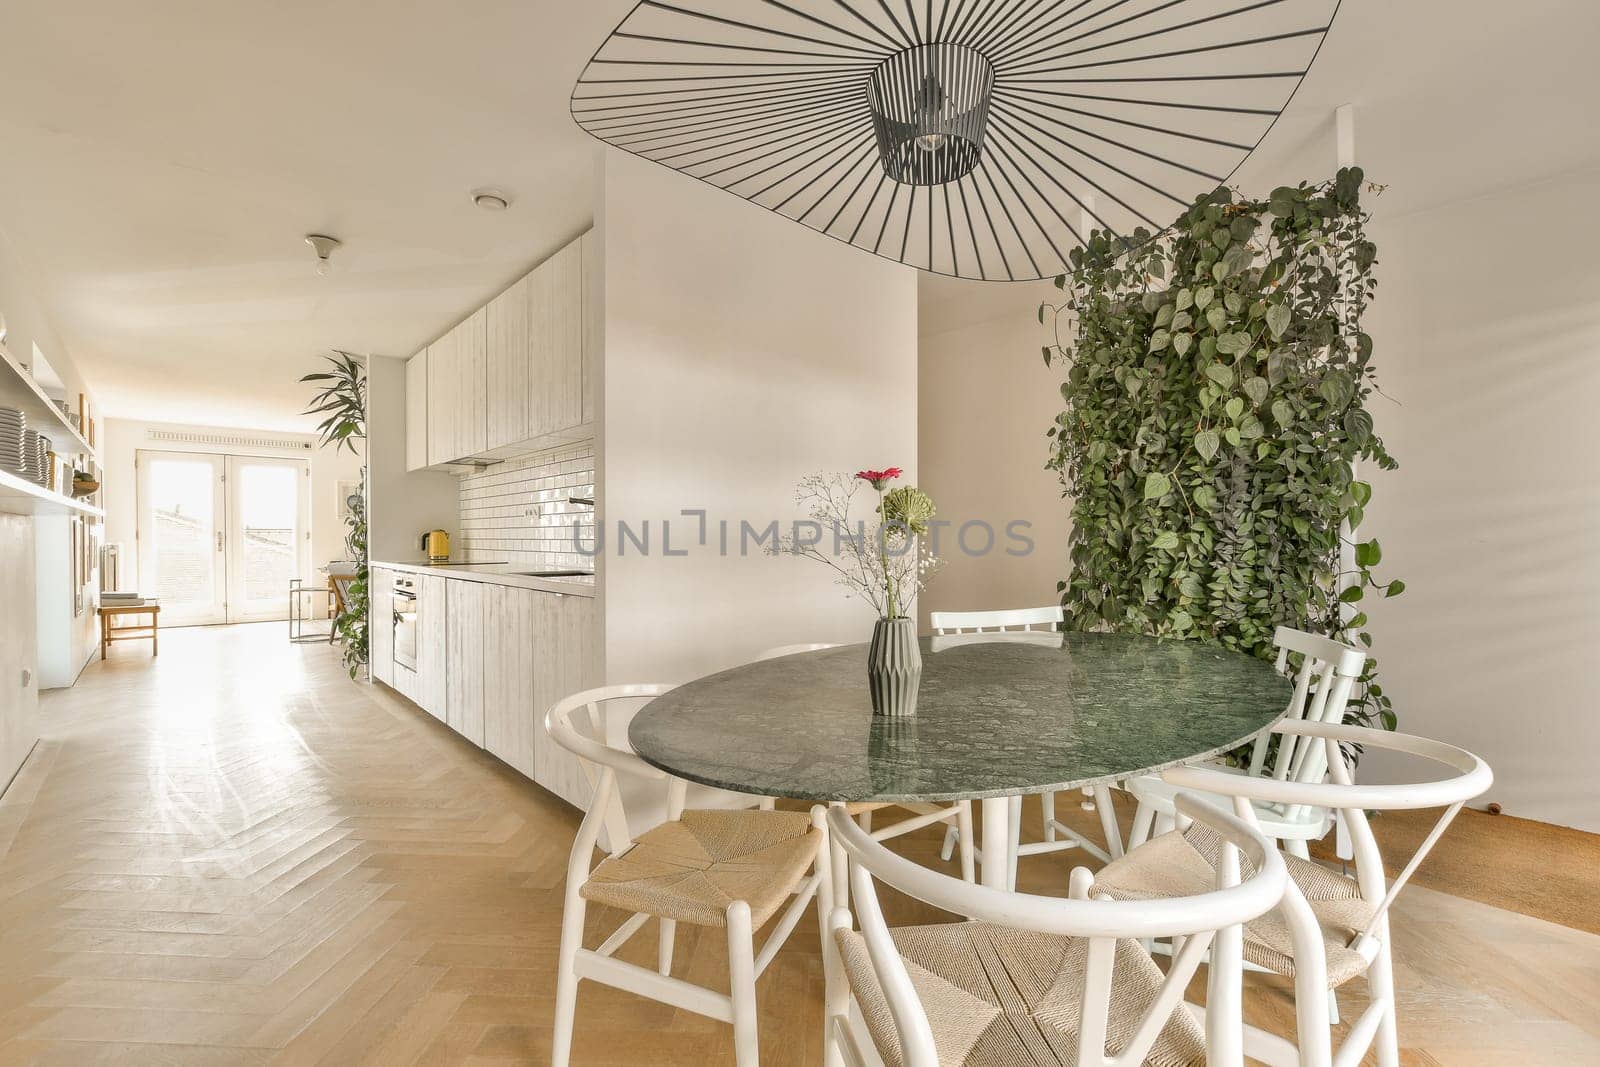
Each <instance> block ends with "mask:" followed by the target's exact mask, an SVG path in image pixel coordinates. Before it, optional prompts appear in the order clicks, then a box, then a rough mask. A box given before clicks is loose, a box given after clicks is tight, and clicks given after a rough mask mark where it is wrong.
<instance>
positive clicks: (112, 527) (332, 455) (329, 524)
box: [100, 419, 361, 589]
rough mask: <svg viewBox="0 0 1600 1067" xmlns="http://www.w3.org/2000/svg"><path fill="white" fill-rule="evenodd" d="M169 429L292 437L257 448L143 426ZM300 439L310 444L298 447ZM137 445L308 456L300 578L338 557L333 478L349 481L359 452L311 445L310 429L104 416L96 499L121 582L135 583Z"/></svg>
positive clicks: (357, 472) (356, 474) (339, 529)
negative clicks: (118, 548)
mask: <svg viewBox="0 0 1600 1067" xmlns="http://www.w3.org/2000/svg"><path fill="white" fill-rule="evenodd" d="M152 429H155V430H172V431H178V432H184V433H201V434H212V433H219V434H227V435H230V436H233V435H244V436H249V437H261V438H267V439H271V440H274V441H292V442H295V443H296V447H289V448H262V447H258V446H243V445H224V444H189V443H184V442H168V441H152V440H149V438H148V437H147V433H148V431H150V430H152ZM302 443H309V444H311V445H312V447H311V448H310V449H307V448H304V447H299V445H300V444H302ZM139 451H154V452H212V453H225V454H232V455H250V456H282V457H286V458H291V459H306V460H310V461H311V560H310V571H309V573H307V574H305V575H303V576H302V577H305V578H312V577H315V574H316V570H317V568H319V567H322V566H323V565H324V564H326V563H327V562H328V561H329V560H334V559H343V558H344V555H345V552H344V523H343V522H342V521H341V520H340V518H339V508H338V484H339V483H340V482H341V481H345V482H353V481H356V480H358V479H359V478H360V476H361V457H360V456H359V455H355V454H352V453H351V452H350V451H349V450H348V449H341V450H340V451H338V452H334V450H333V449H331V448H319V447H317V446H316V437H315V436H313V435H311V434H295V433H283V432H281V431H271V430H238V429H234V428H231V427H228V428H218V427H214V426H203V425H195V424H186V423H167V422H143V421H140V420H137V419H108V420H107V421H106V428H105V439H104V440H103V441H102V443H101V448H100V456H101V463H102V465H103V466H104V468H105V475H104V483H103V486H102V488H103V492H102V499H103V501H104V503H105V509H106V541H107V542H108V543H117V542H120V543H121V544H122V545H123V551H124V553H125V556H124V562H123V568H124V573H123V577H122V585H123V587H124V588H127V589H137V588H138V584H139V559H138V551H139V542H138V540H137V539H136V538H135V536H134V534H135V532H136V530H137V528H138V521H139V512H138V508H139V504H138V481H137V477H136V473H135V469H134V462H133V461H134V455H135V453H136V452H139Z"/></svg>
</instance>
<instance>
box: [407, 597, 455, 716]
mask: <svg viewBox="0 0 1600 1067" xmlns="http://www.w3.org/2000/svg"><path fill="white" fill-rule="evenodd" d="M448 581H449V579H448V578H445V577H443V576H442V575H437V574H424V575H421V576H420V577H419V578H418V579H417V695H416V696H414V697H412V698H411V699H413V700H415V701H416V702H417V703H418V704H420V705H422V710H424V711H426V712H427V713H428V714H429V715H432V716H433V717H434V718H436V719H439V720H441V721H443V720H444V718H445V715H446V708H447V701H448V698H447V695H446V693H447V687H448V686H449V675H448V673H447V672H448V670H449V664H448V660H447V659H446V657H447V655H448V653H449V649H448V648H447V647H446V641H447V635H448V633H449V626H448V624H447V613H448V611H449V603H448V599H447V594H446V583H447V582H448Z"/></svg>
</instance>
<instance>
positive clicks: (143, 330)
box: [0, 0, 629, 429]
mask: <svg viewBox="0 0 1600 1067" xmlns="http://www.w3.org/2000/svg"><path fill="white" fill-rule="evenodd" d="M628 6H629V2H628V0H607V2H595V0H584V2H583V3H572V2H566V0H540V2H531V3H530V2H527V0H520V2H510V0H475V2H473V3H470V4H458V5H454V4H452V5H447V4H378V5H374V4H371V3H365V2H358V0H317V2H305V0H276V2H274V3H270V4H232V3H202V2H198V0H194V2H182V0H149V2H143V3H136V4H130V3H126V2H124V0H87V2H81V3H72V4H63V3H59V2H57V0H8V2H7V3H6V5H5V9H6V14H5V16H4V19H3V20H0V21H3V22H4V33H5V37H6V46H5V49H4V52H5V63H4V66H3V70H0V227H3V228H4V230H5V231H6V232H7V233H8V234H9V235H10V236H11V238H12V241H13V243H14V244H15V245H17V246H18V247H19V248H20V249H21V250H22V251H23V254H24V255H25V256H26V258H27V260H28V262H29V263H30V265H31V266H32V267H33V268H34V269H36V270H37V271H38V273H39V275H40V277H41V281H42V286H41V289H42V291H41V294H40V296H41V299H42V300H43V302H44V303H45V304H46V306H47V307H48V308H49V310H50V312H51V317H52V320H53V323H54V325H55V326H56V328H57V331H58V332H59V333H60V335H61V338H62V341H63V343H64V344H65V346H66V347H67V348H68V350H69V354H70V355H71V356H72V357H73V358H74V359H75V360H76V362H77V363H78V364H79V367H80V369H81V370H82V372H83V373H84V375H85V376H86V377H87V378H88V379H89V381H90V383H91V385H92V387H93V388H94V390H95V392H96V393H97V394H98V395H99V398H100V401H101V410H102V411H103V412H105V413H107V414H110V415H128V416H138V417H142V418H151V419H166V420H176V421H197V422H207V423H216V424H225V425H249V426H259V427H262V428H270V429H293V428H303V427H305V426H306V425H307V423H306V421H305V420H303V419H302V418H300V417H299V416H298V411H299V409H300V407H301V406H302V405H303V403H304V400H305V397H306V387H305V386H303V385H299V384H297V383H296V382H295V380H294V379H295V378H296V377H298V376H299V375H300V374H301V373H304V372H305V371H307V370H310V369H312V367H313V365H314V364H315V363H316V361H317V360H316V356H317V353H319V352H324V351H326V350H328V349H329V348H334V347H338V348H348V349H353V350H355V351H358V352H377V353H382V354H387V355H409V354H410V353H411V352H413V351H415V350H416V349H417V348H419V347H421V346H422V345H423V344H425V343H427V342H428V341H430V340H431V339H433V338H434V337H435V336H437V335H438V334H439V333H441V332H442V331H443V330H444V329H445V328H447V327H448V326H449V325H451V324H452V323H453V322H455V321H456V320H457V319H459V318H461V317H462V316H463V315H465V314H466V313H467V312H468V311H470V310H471V309H472V308H473V307H475V306H476V305H478V304H480V303H482V302H483V301H484V300H485V299H486V298H487V297H489V296H490V295H491V294H492V293H493V292H495V291H496V290H497V289H499V288H500V287H503V286H504V285H505V284H506V283H508V282H509V281H511V280H512V279H513V278H514V277H515V276H516V275H517V274H518V273H519V272H520V271H521V270H524V269H526V268H527V267H529V266H531V265H532V264H533V263H534V262H535V261H537V260H538V259H539V258H542V257H543V256H544V255H546V254H548V253H549V252H551V251H553V250H554V249H555V248H557V247H559V246H560V245H561V244H562V243H564V241H565V240H567V239H569V238H570V237H572V236H574V235H576V234H577V233H579V232H581V230H582V229H583V228H584V226H585V225H587V223H588V221H589V218H590V212H591V206H590V205H591V196H590V192H591V187H592V179H591V168H592V154H593V151H594V150H593V147H592V145H593V142H592V141H591V140H590V139H589V138H588V137H587V135H585V134H583V133H582V132H581V131H580V130H579V129H578V128H577V127H576V126H575V125H574V124H573V123H572V121H571V118H570V117H569V115H568V113H567V98H568V95H569V93H570V91H571V87H572V83H573V81H574V79H575V78H576V77H577V73H578V71H579V69H580V68H581V67H582V65H583V63H584V61H585V60H587V58H588V57H589V54H590V52H592V51H593V49H594V47H595V46H596V45H597V44H598V43H599V41H600V40H601V39H602V38H603V37H604V36H605V34H606V33H607V32H608V31H609V29H610V28H611V26H612V25H613V24H614V23H615V22H616V21H617V19H619V18H620V17H621V15H622V13H623V12H625V11H626V10H627V8H628ZM485 185H495V186H500V187H502V188H505V189H507V190H509V191H510V192H512V193H513V194H514V195H515V198H516V199H515V203H514V205H513V207H512V209H511V211H509V212H507V213H505V214H500V215H494V214H489V213H486V212H483V211H481V210H480V209H478V208H475V207H473V206H472V204H471V203H470V201H469V198H468V193H469V191H470V190H472V189H474V188H476V187H479V186H485ZM308 232H323V233H330V234H333V235H336V236H338V237H339V238H341V239H342V240H343V241H344V242H345V247H344V248H343V249H342V250H341V251H340V252H339V253H338V254H337V255H336V256H335V258H334V265H335V269H334V272H333V273H332V274H331V275H330V276H328V277H325V278H319V277H317V276H316V275H315V274H314V272H313V269H312V266H313V262H314V259H313V255H312V252H311V250H310V249H309V248H308V247H307V246H306V245H305V244H304V243H303V241H302V237H303V235H304V234H306V233H308ZM313 421H314V420H313Z"/></svg>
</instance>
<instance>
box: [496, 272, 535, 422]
mask: <svg viewBox="0 0 1600 1067" xmlns="http://www.w3.org/2000/svg"><path fill="white" fill-rule="evenodd" d="M532 295H533V276H532V275H531V274H529V275H527V276H525V277H523V278H522V279H521V280H520V281H518V282H517V283H516V284H515V285H513V286H512V287H511V288H510V289H507V290H506V291H505V292H503V293H501V294H500V295H499V296H497V297H495V298H494V299H493V300H491V301H489V317H488V324H487V331H488V357H487V363H488V370H487V379H488V383H489V396H488V403H487V416H488V428H487V434H486V438H485V440H486V444H485V447H486V448H500V447H502V446H504V445H511V444H516V443H517V442H518V441H524V440H526V439H527V438H528V437H530V436H532V435H531V433H530V431H529V429H528V402H529V398H530V397H531V396H532V393H533V387H532V386H531V385H530V384H529V382H528V373H529V364H528V343H529V334H528V331H529V328H530V325H531V324H530V321H529V316H530V315H531V313H532V306H531V302H532Z"/></svg>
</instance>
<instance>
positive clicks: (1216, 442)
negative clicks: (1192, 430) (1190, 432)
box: [1194, 430, 1222, 462]
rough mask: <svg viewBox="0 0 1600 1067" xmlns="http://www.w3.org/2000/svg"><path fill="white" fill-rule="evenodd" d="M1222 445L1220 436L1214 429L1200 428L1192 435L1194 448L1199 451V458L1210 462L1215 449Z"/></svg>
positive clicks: (1215, 452)
mask: <svg viewBox="0 0 1600 1067" xmlns="http://www.w3.org/2000/svg"><path fill="white" fill-rule="evenodd" d="M1221 447H1222V438H1221V437H1219V436H1218V435H1217V431H1215V430H1201V431H1200V432H1199V433H1197V434H1195V435H1194V450H1195V451H1196V452H1198V453H1200V458H1201V459H1203V460H1206V461H1207V462H1210V460H1211V457H1212V456H1215V455H1216V454H1217V449H1219V448H1221Z"/></svg>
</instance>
